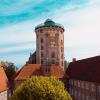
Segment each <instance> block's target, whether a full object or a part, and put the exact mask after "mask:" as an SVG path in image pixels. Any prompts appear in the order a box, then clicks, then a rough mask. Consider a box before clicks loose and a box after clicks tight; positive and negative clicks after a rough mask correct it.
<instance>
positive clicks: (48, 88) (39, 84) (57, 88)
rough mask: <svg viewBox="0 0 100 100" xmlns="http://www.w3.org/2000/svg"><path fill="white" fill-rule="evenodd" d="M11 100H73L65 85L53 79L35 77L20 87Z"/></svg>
mask: <svg viewBox="0 0 100 100" xmlns="http://www.w3.org/2000/svg"><path fill="white" fill-rule="evenodd" d="M11 100H72V99H71V96H70V95H69V93H68V92H67V91H66V90H65V89H64V84H63V83H62V82H61V81H60V80H59V79H56V78H53V77H51V78H50V77H43V76H34V77H32V78H28V79H27V80H26V81H25V82H23V83H22V84H21V85H19V86H18V87H17V88H16V90H15V91H14V94H13V95H12V97H11Z"/></svg>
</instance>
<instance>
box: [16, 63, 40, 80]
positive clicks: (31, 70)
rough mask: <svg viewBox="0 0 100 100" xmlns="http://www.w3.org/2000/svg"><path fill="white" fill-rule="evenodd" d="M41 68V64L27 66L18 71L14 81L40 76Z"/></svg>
mask: <svg viewBox="0 0 100 100" xmlns="http://www.w3.org/2000/svg"><path fill="white" fill-rule="evenodd" d="M41 68H42V65H41V64H27V65H25V66H24V67H23V68H22V69H21V70H20V72H19V74H18V75H17V77H16V78H15V80H24V79H25V78H27V77H31V76H32V75H41V74H42V69H41Z"/></svg>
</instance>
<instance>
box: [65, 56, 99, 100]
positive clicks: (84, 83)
mask: <svg viewBox="0 0 100 100" xmlns="http://www.w3.org/2000/svg"><path fill="white" fill-rule="evenodd" d="M66 77H67V80H68V81H67V83H68V84H67V83H66V84H67V88H68V89H69V93H70V94H71V96H72V97H73V100H100V56H96V57H91V58H87V59H83V60H78V61H76V60H74V62H71V63H70V64H69V67H68V69H67V70H66Z"/></svg>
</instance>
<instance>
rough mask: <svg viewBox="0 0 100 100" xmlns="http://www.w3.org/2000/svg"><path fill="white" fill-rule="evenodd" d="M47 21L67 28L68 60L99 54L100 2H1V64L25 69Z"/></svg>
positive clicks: (87, 0) (78, 0)
mask: <svg viewBox="0 0 100 100" xmlns="http://www.w3.org/2000/svg"><path fill="white" fill-rule="evenodd" d="M47 18H51V19H52V20H54V21H55V22H58V23H60V24H62V25H63V26H64V27H65V41H64V42H65V58H66V60H67V61H71V60H72V58H76V59H83V58H87V57H92V56H97V55H100V1H99V0H0V61H1V60H4V61H6V60H7V61H11V62H14V63H15V64H16V65H17V66H20V67H21V66H23V65H24V64H25V62H26V61H27V60H28V57H29V55H30V53H32V52H34V51H35V47H36V46H35V41H36V37H35V32H34V28H35V26H36V25H38V24H40V23H42V22H44V21H45V20H46V19H47Z"/></svg>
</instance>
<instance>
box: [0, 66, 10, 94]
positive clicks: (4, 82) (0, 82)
mask: <svg viewBox="0 0 100 100" xmlns="http://www.w3.org/2000/svg"><path fill="white" fill-rule="evenodd" d="M7 89H8V79H7V76H6V74H5V71H4V69H3V67H2V65H0V92H3V91H5V90H7Z"/></svg>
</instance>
